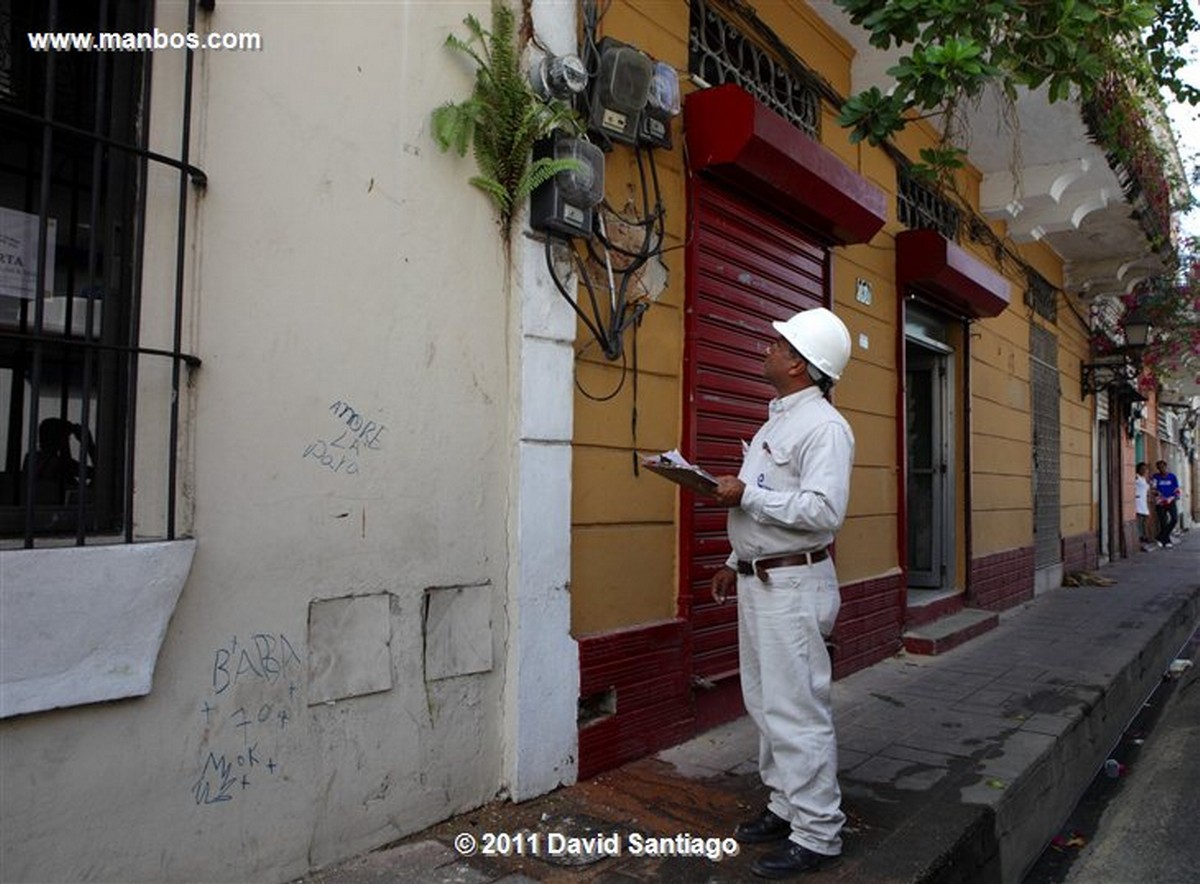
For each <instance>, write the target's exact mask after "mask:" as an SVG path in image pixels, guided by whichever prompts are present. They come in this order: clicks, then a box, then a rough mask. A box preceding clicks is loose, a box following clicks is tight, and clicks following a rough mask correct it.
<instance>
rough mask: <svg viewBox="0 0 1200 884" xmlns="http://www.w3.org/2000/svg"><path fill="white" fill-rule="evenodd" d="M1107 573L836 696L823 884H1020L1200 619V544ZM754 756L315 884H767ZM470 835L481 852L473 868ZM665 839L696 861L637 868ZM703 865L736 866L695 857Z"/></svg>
mask: <svg viewBox="0 0 1200 884" xmlns="http://www.w3.org/2000/svg"><path fill="white" fill-rule="evenodd" d="M1099 573H1100V574H1101V575H1103V576H1104V577H1106V578H1109V579H1111V580H1114V581H1115V583H1114V584H1113V585H1111V586H1080V587H1070V588H1068V587H1064V588H1061V589H1055V590H1053V591H1050V592H1047V593H1045V594H1043V595H1041V596H1039V597H1038V598H1036V599H1034V600H1033V601H1031V602H1029V603H1027V604H1025V605H1023V606H1021V607H1019V608H1017V609H1014V610H1012V611H1010V612H1007V613H1006V614H1005V615H1004V616H1003V617H1002V620H1001V623H1000V626H999V627H997V628H996V629H994V630H992V631H991V632H989V633H987V634H986V635H984V636H981V637H979V638H976V639H974V640H973V641H971V642H969V643H968V644H966V645H963V646H962V647H959V648H957V649H955V650H952V651H950V652H948V653H946V654H943V655H941V656H938V657H914V656H899V657H896V658H893V659H890V660H886V661H884V662H882V663H879V664H876V665H875V666H872V667H871V668H869V669H867V670H864V671H862V672H858V673H855V674H854V675H851V676H849V677H847V678H845V679H842V680H841V681H839V682H837V683H836V684H835V685H834V712H835V716H836V724H837V731H838V743H839V749H840V765H839V766H840V771H841V773H840V779H841V784H842V789H843V796H844V797H843V810H844V811H845V812H846V814H847V817H848V822H847V825H846V829H845V831H844V833H843V834H844V840H845V851H844V854H843V859H842V861H841V863H840V864H839V865H837V866H835V867H833V868H831V869H828V870H826V871H823V872H821V873H819V876H815V877H814V876H809V877H812V879H813V880H822V881H829V882H834V881H836V882H868V884H870V882H901V881H904V882H909V881H928V882H964V884H966V882H971V884H976V882H998V881H1004V882H1018V881H1020V880H1021V878H1022V876H1023V875H1024V873H1025V870H1026V869H1027V868H1028V866H1029V865H1030V864H1031V863H1032V862H1033V861H1034V860H1035V859H1036V858H1037V856H1038V854H1039V853H1040V852H1041V851H1042V849H1043V847H1044V846H1045V844H1046V843H1047V842H1048V841H1049V839H1050V838H1051V837H1052V836H1053V835H1054V834H1055V833H1056V831H1057V829H1058V826H1059V825H1060V823H1061V822H1062V821H1063V820H1065V818H1066V817H1067V815H1068V813H1069V812H1070V810H1071V808H1072V806H1073V805H1074V803H1075V801H1076V799H1077V798H1078V796H1079V795H1080V794H1081V793H1082V791H1083V789H1084V788H1085V787H1086V786H1087V784H1088V783H1089V782H1090V780H1091V779H1092V777H1093V775H1094V774H1095V773H1096V771H1097V769H1098V768H1099V766H1100V765H1102V764H1103V762H1104V760H1105V758H1106V757H1107V755H1108V752H1109V750H1110V749H1111V747H1112V746H1113V745H1114V744H1115V743H1116V741H1117V740H1118V738H1119V737H1120V734H1121V732H1122V730H1123V729H1124V728H1125V726H1126V724H1127V723H1128V722H1129V721H1130V719H1131V718H1132V717H1133V715H1134V714H1135V713H1136V712H1137V710H1138V709H1139V708H1140V707H1141V705H1142V703H1143V701H1144V700H1145V698H1146V697H1147V696H1148V695H1149V694H1150V692H1151V691H1152V690H1153V688H1154V686H1155V685H1156V684H1157V683H1158V681H1159V680H1160V679H1161V678H1162V676H1163V673H1164V671H1165V670H1166V668H1167V666H1168V665H1169V664H1170V662H1171V661H1172V660H1173V659H1174V658H1175V655H1176V653H1177V652H1178V651H1179V649H1180V648H1181V647H1182V646H1183V644H1184V643H1185V641H1186V640H1187V639H1188V637H1189V635H1191V633H1192V631H1193V630H1194V629H1195V628H1196V626H1197V623H1198V622H1200V576H1198V575H1200V532H1192V533H1190V534H1188V535H1186V536H1185V537H1184V538H1183V539H1182V540H1181V541H1180V542H1179V543H1178V544H1177V545H1176V547H1175V548H1174V549H1170V550H1158V551H1155V552H1152V553H1146V554H1139V555H1137V556H1136V557H1135V558H1133V559H1132V560H1129V561H1124V562H1118V563H1116V564H1113V565H1110V566H1108V567H1106V568H1104V569H1102V570H1101V571H1100V572H1099ZM756 755H757V749H756V739H755V736H754V733H753V728H752V727H751V726H750V725H749V723H748V721H747V720H746V719H741V720H739V721H737V722H734V723H732V724H729V725H726V726H724V727H721V728H718V729H716V730H714V731H710V732H709V733H706V734H703V735H701V736H699V737H697V738H695V739H693V740H691V741H690V742H688V743H686V744H683V745H681V746H678V747H675V748H673V749H670V750H667V751H665V752H661V753H659V754H658V755H657V756H654V757H651V758H645V759H642V760H640V761H636V762H633V763H631V764H628V765H626V766H625V767H623V768H620V769H618V770H615V771H611V772H609V773H607V774H603V775H601V776H599V777H596V778H594V779H592V780H590V781H587V782H584V783H580V784H577V785H575V786H571V787H569V788H564V789H560V790H558V791H557V792H555V793H553V794H551V795H548V796H544V797H542V798H539V799H536V800H533V801H529V802H526V803H524V804H519V805H514V804H511V803H507V802H496V803H493V804H491V805H488V806H486V807H483V808H481V809H479V810H477V811H475V812H472V813H468V814H465V815H463V816H459V817H456V818H454V819H451V820H448V821H447V822H445V823H442V824H440V825H438V826H435V827H434V828H432V829H430V830H428V831H425V832H422V833H419V834H417V835H413V836H411V837H410V838H407V839H405V840H404V841H403V842H401V843H399V844H398V845H395V846H393V847H391V848H388V849H385V850H380V851H376V852H374V853H371V854H367V855H365V856H362V857H359V858H358V859H355V860H352V861H349V862H347V863H344V864H342V865H340V866H337V867H334V868H331V869H328V870H325V871H322V872H318V873H314V874H313V875H311V876H309V877H308V878H306V879H304V881H305V882H306V884H364V882H385V881H386V882H391V881H396V882H400V881H405V882H407V881H424V882H463V884H484V882H493V881H504V882H506V884H517V882H524V881H545V882H565V881H571V882H592V881H594V882H612V884H618V882H635V881H641V882H650V881H662V882H689V881H695V882H702V881H703V882H726V881H744V880H749V879H753V875H752V874H751V872H750V865H751V863H752V862H753V860H754V858H755V857H756V856H758V855H759V854H760V853H762V852H763V850H764V848H762V847H747V848H745V849H743V850H741V851H740V852H739V853H738V854H737V855H733V856H730V855H727V853H726V851H725V848H727V847H730V846H732V845H731V844H729V843H728V842H725V843H722V841H721V839H724V838H727V837H728V836H729V835H730V834H731V833H732V831H733V827H734V825H735V824H736V823H737V822H738V821H739V820H741V819H743V818H745V817H748V816H754V815H756V814H757V813H758V811H759V809H760V808H761V807H762V806H763V804H764V802H765V799H766V792H765V790H764V789H763V787H762V786H761V784H760V783H759V781H758V777H757V773H756V764H755V758H756ZM487 833H491V834H492V835H497V834H499V833H503V834H504V835H506V836H519V837H517V838H516V839H515V840H513V841H511V842H510V841H507V840H505V839H504V838H503V837H502V838H499V839H494V840H493V841H492V843H491V845H490V846H492V847H494V848H497V852H504V851H505V850H507V852H508V853H509V855H508V856H483V855H481V852H480V851H479V850H478V848H479V847H480V846H481V845H486V844H487ZM614 835H615V836H616V837H615V838H614V837H613V836H614ZM680 835H687V836H691V837H693V838H696V839H713V840H711V841H699V840H697V841H691V842H688V841H680V840H679V839H677V838H676V836H680ZM464 836H470V837H469V838H466V837H464ZM597 836H599V837H601V838H602V840H600V841H599V842H594V847H592V848H591V849H590V851H589V852H587V853H585V855H578V852H576V854H575V855H568V854H567V853H564V852H561V851H560V853H559V854H558V855H551V854H550V848H551V847H552V846H557V847H560V848H561V847H566V846H570V847H577V848H578V847H582V846H583V845H584V844H585V842H583V841H579V842H567V841H566V840H565V839H566V838H580V839H582V838H589V837H590V838H596V837H597ZM456 837H459V838H462V841H460V842H459V843H460V844H461V843H463V842H466V841H470V842H472V843H474V845H475V846H476V851H475V852H474V853H473V854H472V855H470V856H463V855H462V854H460V853H459V852H457V851H456V849H455V839H456ZM605 837H606V839H607V840H603V839H605ZM649 837H665V838H668V839H672V844H674V845H676V852H677V853H679V852H683V853H689V852H690V853H691V854H692V855H683V856H681V855H674V856H664V855H655V856H651V855H633V852H632V849H631V848H632V847H633V846H634V845H635V844H636V843H639V842H640V843H641V844H642V845H645V844H646V839H647V838H649ZM650 846H659V845H658V843H657V842H654V841H651V842H650ZM666 846H669V845H666ZM614 848H619V850H620V852H619V853H618V852H617V850H616V849H614ZM521 849H523V850H524V853H525V855H524V856H521V855H517V854H518V851H519V850H521ZM535 852H536V853H537V854H538V855H537V856H534V855H532V854H534V853H535ZM643 852H644V851H643ZM706 852H707V853H708V854H709V855H710V856H719V859H717V860H716V861H713V860H712V859H709V858H706V856H704V855H697V854H704V853H706Z"/></svg>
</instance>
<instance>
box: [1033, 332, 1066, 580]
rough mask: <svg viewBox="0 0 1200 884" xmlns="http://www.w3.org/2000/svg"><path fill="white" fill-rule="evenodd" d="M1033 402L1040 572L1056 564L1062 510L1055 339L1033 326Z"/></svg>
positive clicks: (1035, 517)
mask: <svg viewBox="0 0 1200 884" xmlns="http://www.w3.org/2000/svg"><path fill="white" fill-rule="evenodd" d="M1029 354H1030V360H1029V367H1030V378H1031V385H1032V388H1033V389H1032V394H1033V395H1032V402H1033V534H1034V545H1035V547H1036V549H1035V553H1034V558H1035V562H1036V564H1037V567H1039V568H1042V567H1046V566H1048V565H1053V564H1055V563H1057V562H1059V561H1060V560H1061V558H1062V546H1061V541H1060V537H1059V531H1060V528H1059V526H1060V523H1061V519H1060V509H1061V491H1060V489H1061V481H1060V479H1061V476H1060V467H1059V459H1060V456H1061V455H1060V439H1061V434H1060V430H1059V404H1058V400H1059V395H1060V390H1059V374H1058V339H1057V338H1056V337H1055V336H1054V335H1053V334H1051V333H1050V332H1048V331H1046V330H1045V329H1043V328H1041V327H1040V326H1037V325H1034V326H1032V327H1031V328H1030V330H1029Z"/></svg>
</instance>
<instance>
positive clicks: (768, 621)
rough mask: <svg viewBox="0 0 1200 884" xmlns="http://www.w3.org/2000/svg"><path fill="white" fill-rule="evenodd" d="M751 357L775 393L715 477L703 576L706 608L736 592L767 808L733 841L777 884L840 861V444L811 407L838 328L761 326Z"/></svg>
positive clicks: (805, 323)
mask: <svg viewBox="0 0 1200 884" xmlns="http://www.w3.org/2000/svg"><path fill="white" fill-rule="evenodd" d="M771 325H772V326H773V327H774V329H775V331H776V332H777V333H778V337H777V338H776V339H775V340H774V341H773V342H772V343H771V344H770V345H769V346H768V347H767V350H766V354H765V355H764V357H763V376H764V377H765V378H766V379H767V381H768V382H769V383H770V384H771V386H772V387H774V388H775V392H776V398H775V399H772V400H771V403H770V409H769V416H768V419H767V422H766V423H765V424H763V426H762V427H761V428H760V429H759V431H758V432H757V433H756V434H755V436H754V440H753V441H752V442H751V443H750V445H749V447H748V448H747V449H746V453H745V456H744V458H743V460H742V467H741V471H740V472H739V473H738V475H737V476H736V477H735V476H719V477H717V487H716V490H715V492H714V497H715V498H716V500H717V503H718V504H720V505H721V506H725V507H728V508H729V519H728V529H727V530H728V532H729V542H730V545H731V546H732V547H733V551H732V552H731V553H730V556H729V559H728V560H727V562H726V563H725V565H724V566H723V567H721V568H719V569H718V570H717V572H716V573H715V574H714V575H713V578H712V595H713V598H714V599H715V600H716V601H717V603H718V604H720V603H723V602H724V601H725V599H726V598H729V597H730V596H732V595H734V593H735V592H736V594H737V599H738V655H739V668H740V675H741V681H742V697H743V699H744V700H745V703H746V711H747V712H748V713H749V715H750V718H751V719H752V720H753V721H754V724H755V727H756V728H757V729H758V735H759V761H758V767H759V774H760V776H761V777H762V781H763V783H764V784H765V785H766V786H767V787H768V788H770V790H771V797H770V801H769V803H768V805H767V807H766V809H764V810H763V812H762V813H761V814H760V815H759V816H758V817H756V818H755V819H752V820H748V821H746V822H744V823H742V824H741V825H739V826H738V827H737V829H736V830H735V831H734V837H735V838H737V839H738V840H739V841H741V842H742V843H744V844H764V843H769V842H775V841H783V842H784V845H783V846H782V847H780V848H778V849H774V850H771V851H769V852H767V853H765V854H764V855H763V856H761V857H759V858H758V860H757V861H756V862H755V863H754V865H753V867H752V871H753V872H754V873H755V874H756V875H759V876H761V877H765V878H785V877H789V876H791V875H796V874H800V873H803V872H811V871H816V870H817V869H820V868H822V867H824V866H826V865H829V864H831V863H833V862H835V861H836V860H837V858H838V857H839V856H840V855H841V852H842V840H841V830H842V825H843V823H844V822H845V819H846V817H845V815H844V814H843V813H842V810H841V790H840V788H839V786H838V780H837V740H836V738H835V734H834V729H833V710H832V707H831V696H830V693H831V692H830V687H831V682H832V665H831V663H830V659H829V652H828V650H827V648H826V647H825V636H827V635H829V633H830V632H831V631H832V630H833V625H834V621H835V620H836V619H837V613H838V608H839V607H840V604H841V597H840V594H839V589H838V580H837V574H836V573H835V571H834V567H833V561H832V560H831V559H830V558H829V545H830V544H831V543H832V542H833V538H834V535H835V534H836V533H837V531H838V529H839V528H841V526H842V522H843V520H844V519H845V518H846V505H847V502H848V500H849V497H850V468H851V464H852V463H853V461H854V435H853V433H852V432H851V431H850V425H849V424H848V423H847V422H846V420H845V418H843V417H842V416H841V415H840V414H839V413H838V412H837V410H836V409H835V408H834V407H833V406H832V405H830V404H829V402H828V401H827V400H826V399H825V397H824V395H823V394H824V393H825V392H826V391H827V390H828V389H829V388H830V387H831V386H833V384H834V383H835V382H836V381H837V380H838V379H839V378H840V377H841V375H842V371H843V370H844V369H845V367H846V363H847V361H849V359H850V332H849V331H848V330H847V328H846V326H845V324H844V323H843V322H842V321H841V320H840V319H838V318H837V317H836V316H835V315H834V314H833V313H832V312H830V311H829V310H826V309H825V308H823V307H821V308H817V309H813V310H805V311H803V312H801V313H797V314H796V315H794V316H793V317H792V318H790V319H788V320H787V321H786V322H773V323H772V324H771Z"/></svg>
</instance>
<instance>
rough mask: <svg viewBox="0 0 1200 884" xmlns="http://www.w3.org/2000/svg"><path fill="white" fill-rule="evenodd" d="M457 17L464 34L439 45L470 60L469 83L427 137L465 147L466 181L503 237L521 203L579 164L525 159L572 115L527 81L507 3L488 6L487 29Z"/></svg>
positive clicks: (572, 124) (572, 122) (575, 127)
mask: <svg viewBox="0 0 1200 884" xmlns="http://www.w3.org/2000/svg"><path fill="white" fill-rule="evenodd" d="M463 23H464V24H465V25H466V26H467V29H468V30H469V31H470V37H469V38H468V39H467V40H462V39H460V38H459V37H456V36H454V35H453V34H451V35H450V36H448V37H447V38H446V45H447V46H450V47H451V48H453V49H457V50H459V51H461V52H464V53H466V54H467V55H468V56H469V57H470V58H471V59H472V60H473V61H474V62H475V65H476V71H475V88H474V90H473V91H472V93H471V97H470V98H468V99H466V100H465V101H461V102H458V103H453V102H447V103H446V104H443V105H442V106H441V107H439V108H437V109H436V110H434V112H433V138H434V141H436V142H437V145H438V147H440V148H441V149H442V150H443V151H446V150H450V149H453V150H454V151H456V152H457V153H458V155H459V156H465V155H466V152H467V148H468V147H471V148H472V150H473V151H474V154H475V163H476V165H477V166H478V168H479V174H478V175H476V176H474V177H472V178H471V179H470V181H471V183H472V184H473V185H475V186H476V187H478V188H479V189H480V190H482V191H483V192H484V193H486V194H487V195H488V196H489V197H490V198H491V199H492V201H493V202H494V203H495V205H496V208H497V210H498V211H499V212H500V224H501V229H502V231H503V233H504V236H505V238H506V239H507V238H508V235H509V230H510V228H511V226H512V218H513V215H514V214H515V212H516V211H517V208H518V207H519V206H520V204H521V201H522V200H523V199H525V198H526V197H527V196H529V194H530V193H531V192H532V191H533V190H534V189H535V188H536V187H537V186H538V185H540V184H542V183H543V182H545V181H547V180H549V179H550V178H552V177H553V176H554V175H556V174H558V173H559V172H562V171H566V170H569V169H577V168H578V167H579V164H578V162H577V161H576V160H569V159H558V160H556V159H551V158H540V159H536V160H534V159H531V152H532V150H533V145H534V143H535V142H536V141H538V140H540V139H542V138H545V137H547V136H548V135H550V134H551V133H552V132H553V131H554V130H556V129H568V130H570V131H572V132H578V131H579V128H580V127H579V123H578V117H577V116H576V114H575V112H574V111H573V110H572V109H571V108H570V107H569V106H568V105H566V104H564V103H562V102H560V101H545V100H543V99H542V98H541V97H540V96H539V95H538V94H537V93H535V92H534V91H533V88H532V87H531V86H530V85H529V82H528V80H527V78H526V76H525V73H524V72H523V71H522V70H521V64H520V53H519V50H518V47H517V39H516V21H515V16H514V15H513V11H512V10H511V9H509V8H508V7H507V6H505V5H504V4H503V3H502V2H499V0H498V2H495V3H493V4H492V29H491V30H490V31H488V30H485V29H484V27H483V26H482V25H481V24H480V23H479V20H478V19H477V18H475V16H473V15H468V16H467V17H466V18H465V19H464V20H463ZM476 47H478V48H476Z"/></svg>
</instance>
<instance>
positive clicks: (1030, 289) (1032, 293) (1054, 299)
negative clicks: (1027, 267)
mask: <svg viewBox="0 0 1200 884" xmlns="http://www.w3.org/2000/svg"><path fill="white" fill-rule="evenodd" d="M1025 303H1026V304H1028V305H1029V306H1030V307H1032V308H1033V311H1034V312H1035V313H1037V314H1038V315H1039V316H1041V317H1044V318H1045V319H1048V320H1049V321H1050V322H1058V292H1057V291H1056V290H1055V288H1054V286H1052V285H1050V283H1049V282H1047V281H1046V278H1045V277H1044V276H1042V275H1041V274H1040V273H1036V272H1034V271H1032V270H1031V271H1030V272H1029V275H1028V277H1027V285H1026V287H1025Z"/></svg>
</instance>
